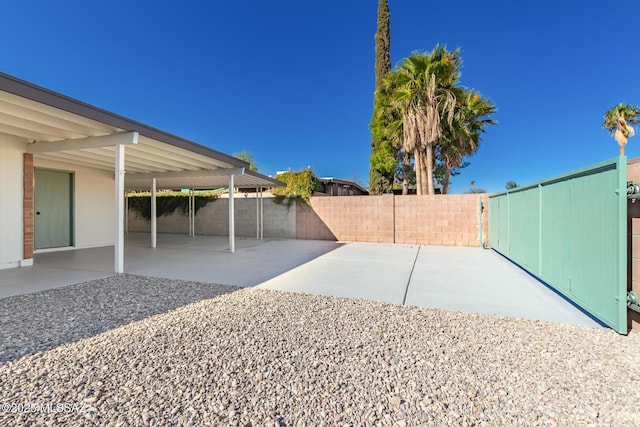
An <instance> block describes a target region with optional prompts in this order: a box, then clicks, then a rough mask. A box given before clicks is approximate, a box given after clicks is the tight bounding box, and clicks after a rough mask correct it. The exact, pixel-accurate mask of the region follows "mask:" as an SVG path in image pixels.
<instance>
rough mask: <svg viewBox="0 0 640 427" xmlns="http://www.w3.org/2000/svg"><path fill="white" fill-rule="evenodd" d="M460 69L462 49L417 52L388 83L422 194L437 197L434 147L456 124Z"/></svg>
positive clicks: (390, 100)
mask: <svg viewBox="0 0 640 427" xmlns="http://www.w3.org/2000/svg"><path fill="white" fill-rule="evenodd" d="M460 66H461V60H460V50H459V49H458V50H455V51H454V52H449V51H447V49H446V48H445V47H440V46H436V47H435V48H434V49H433V50H432V51H431V52H428V53H418V52H413V53H412V54H411V56H410V57H408V58H405V59H404V61H403V62H402V63H401V64H400V65H399V67H398V69H397V70H395V71H394V72H392V73H390V74H389V75H388V76H387V78H386V79H385V85H384V88H383V91H384V92H386V93H387V105H388V107H389V108H390V109H391V110H393V111H395V112H396V117H399V118H400V120H401V123H402V140H401V149H402V150H403V151H404V152H405V153H413V158H414V168H415V171H416V184H417V193H418V194H435V189H434V185H433V169H434V163H435V162H434V147H435V146H436V145H437V144H438V142H439V140H440V138H441V137H442V134H443V125H444V126H445V127H446V126H451V125H452V123H453V118H454V112H455V107H456V96H455V93H454V88H455V86H456V85H457V83H458V79H459V76H460Z"/></svg>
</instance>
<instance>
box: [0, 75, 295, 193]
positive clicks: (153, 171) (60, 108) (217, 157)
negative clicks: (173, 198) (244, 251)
mask: <svg viewBox="0 0 640 427" xmlns="http://www.w3.org/2000/svg"><path fill="white" fill-rule="evenodd" d="M133 133H137V140H136V141H133V139H134V138H133V137H130V140H129V141H125V142H123V141H122V139H123V138H124V139H126V138H127V135H132V134H133ZM0 135H2V137H3V139H7V140H16V141H21V142H23V143H25V144H28V151H29V152H32V153H33V154H34V156H35V157H36V158H39V159H46V160H53V161H58V162H63V163H67V164H74V165H80V166H86V167H91V168H96V169H104V170H109V171H113V170H114V167H115V155H116V154H115V146H116V145H117V144H118V143H123V144H125V145H126V147H127V148H126V154H125V172H126V175H125V188H126V189H132V190H134V189H135V190H150V189H151V179H152V178H154V177H156V178H157V186H158V188H172V189H178V188H193V189H210V188H220V187H227V186H228V183H229V179H228V176H229V174H230V172H231V171H233V172H234V173H235V174H236V176H235V181H234V184H235V186H236V187H246V188H270V187H279V186H282V185H284V184H283V183H281V182H279V181H276V180H275V179H273V178H270V177H268V176H265V175H262V174H260V173H257V172H252V171H250V170H249V164H247V163H246V162H244V161H242V160H240V159H237V158H235V157H233V156H229V155H227V154H224V153H222V152H219V151H216V150H213V149H211V148H208V147H205V146H202V145H199V144H196V143H194V142H191V141H189V140H186V139H184V138H180V137H178V136H175V135H172V134H169V133H167V132H164V131H161V130H158V129H155V128H152V127H150V126H147V125H144V124H142V123H139V122H136V121H134V120H131V119H128V118H126V117H123V116H119V115H117V114H114V113H111V112H109V111H106V110H103V109H100V108H97V107H94V106H92V105H89V104H86V103H84V102H81V101H78V100H76V99H73V98H70V97H67V96H65V95H62V94H59V93H56V92H53V91H50V90H48V89H45V88H42V87H39V86H36V85H33V84H31V83H29V82H26V81H23V80H20V79H17V78H15V77H13V76H10V75H8V74H4V73H0ZM118 137H120V140H118V139H117V138H118ZM184 172H188V173H186V174H185V173H184ZM167 173H173V175H172V176H171V177H170V175H166V174H167Z"/></svg>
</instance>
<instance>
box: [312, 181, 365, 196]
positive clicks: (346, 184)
mask: <svg viewBox="0 0 640 427" xmlns="http://www.w3.org/2000/svg"><path fill="white" fill-rule="evenodd" d="M318 179H319V181H320V182H321V183H323V184H331V183H335V184H337V185H339V186H342V187H353V188H357V189H358V190H359V191H361V192H362V193H363V194H369V191H367V190H366V189H364V188H363V187H361V186H360V185H359V184H358V183H356V182H354V181H349V180H346V179H339V178H330V177H329V178H318Z"/></svg>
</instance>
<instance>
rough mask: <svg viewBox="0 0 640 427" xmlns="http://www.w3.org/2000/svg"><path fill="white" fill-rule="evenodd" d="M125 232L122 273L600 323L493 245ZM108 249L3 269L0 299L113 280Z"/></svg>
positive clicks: (45, 256) (48, 256) (44, 256)
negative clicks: (231, 247)
mask: <svg viewBox="0 0 640 427" xmlns="http://www.w3.org/2000/svg"><path fill="white" fill-rule="evenodd" d="M227 244H228V240H227V238H226V237H219V236H196V237H195V238H193V237H188V236H185V235H172V234H160V235H158V247H157V248H156V249H151V248H150V247H149V235H148V234H145V233H129V234H128V235H127V239H126V250H125V259H126V261H125V271H126V272H127V273H131V274H138V275H143V276H151V277H164V278H169V279H179V280H188V281H197V282H204V283H216V284H223V285H234V286H244V287H247V286H258V287H260V288H265V289H275V290H280V291H290V292H301V293H310V294H319V295H328V296H338V297H346V298H359V299H366V300H377V301H385V302H390V303H394V304H403V303H404V304H407V305H415V306H420V307H429V308H439V309H445V310H455V311H462V312H472V313H482V314H496V315H501V316H509V317H518V318H527V319H535V320H548V321H554V322H561V323H566V324H576V325H585V326H592V327H598V326H600V324H599V323H598V322H596V321H594V320H593V319H591V318H590V317H589V316H587V315H585V314H584V313H583V312H581V311H580V310H579V309H578V308H576V307H574V306H573V305H572V304H571V303H569V302H568V301H566V300H565V299H564V298H562V297H561V296H560V295H558V294H556V293H555V292H554V291H552V290H550V289H549V288H547V287H546V286H544V285H543V284H541V283H540V282H538V281H537V280H535V279H534V278H533V277H531V276H529V275H528V274H527V273H526V272H524V271H523V270H521V269H520V268H518V267H517V266H515V265H513V264H512V263H510V262H509V261H508V260H506V259H505V258H503V257H502V256H500V255H499V254H498V253H496V252H494V251H492V250H484V249H480V248H460V247H445V246H419V245H400V244H376V243H339V242H333V241H318V240H315V241H314V240H264V241H260V240H256V239H254V238H238V239H237V240H236V252H235V253H233V254H232V253H230V252H229V251H228V249H227V248H228V246H227ZM112 271H113V247H103V248H92V249H82V250H74V251H62V252H47V253H39V254H37V255H36V257H35V261H34V266H33V267H26V268H20V269H11V270H0V298H3V297H8V296H12V295H18V294H23V293H30V292H37V291H41V290H45V289H50V288H55V287H61V286H65V285H69V284H73V283H79V282H85V281H89V280H93V279H98V278H103V277H108V276H111V275H112V274H113V273H112Z"/></svg>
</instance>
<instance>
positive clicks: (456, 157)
mask: <svg viewBox="0 0 640 427" xmlns="http://www.w3.org/2000/svg"><path fill="white" fill-rule="evenodd" d="M455 93H456V94H457V95H458V102H457V103H456V104H457V105H456V111H455V114H454V119H453V125H452V126H450V127H449V128H448V129H447V132H445V137H444V138H442V139H441V141H440V143H441V147H440V156H441V157H442V161H443V163H444V168H445V171H444V179H443V181H442V193H443V194H446V193H447V191H448V189H449V178H450V176H451V170H452V169H453V168H456V167H457V168H459V167H460V165H461V164H462V160H463V159H464V157H465V156H469V155H472V154H474V153H475V152H476V151H477V150H478V145H479V144H480V139H481V134H482V133H484V132H485V129H484V128H485V126H486V125H494V124H496V123H497V122H496V121H495V120H493V119H491V118H490V117H491V115H492V114H494V113H495V112H496V107H495V105H494V104H493V103H492V102H491V101H490V100H489V99H486V98H483V97H482V96H481V95H480V93H479V92H476V91H474V90H473V89H472V90H466V89H457V90H455Z"/></svg>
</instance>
